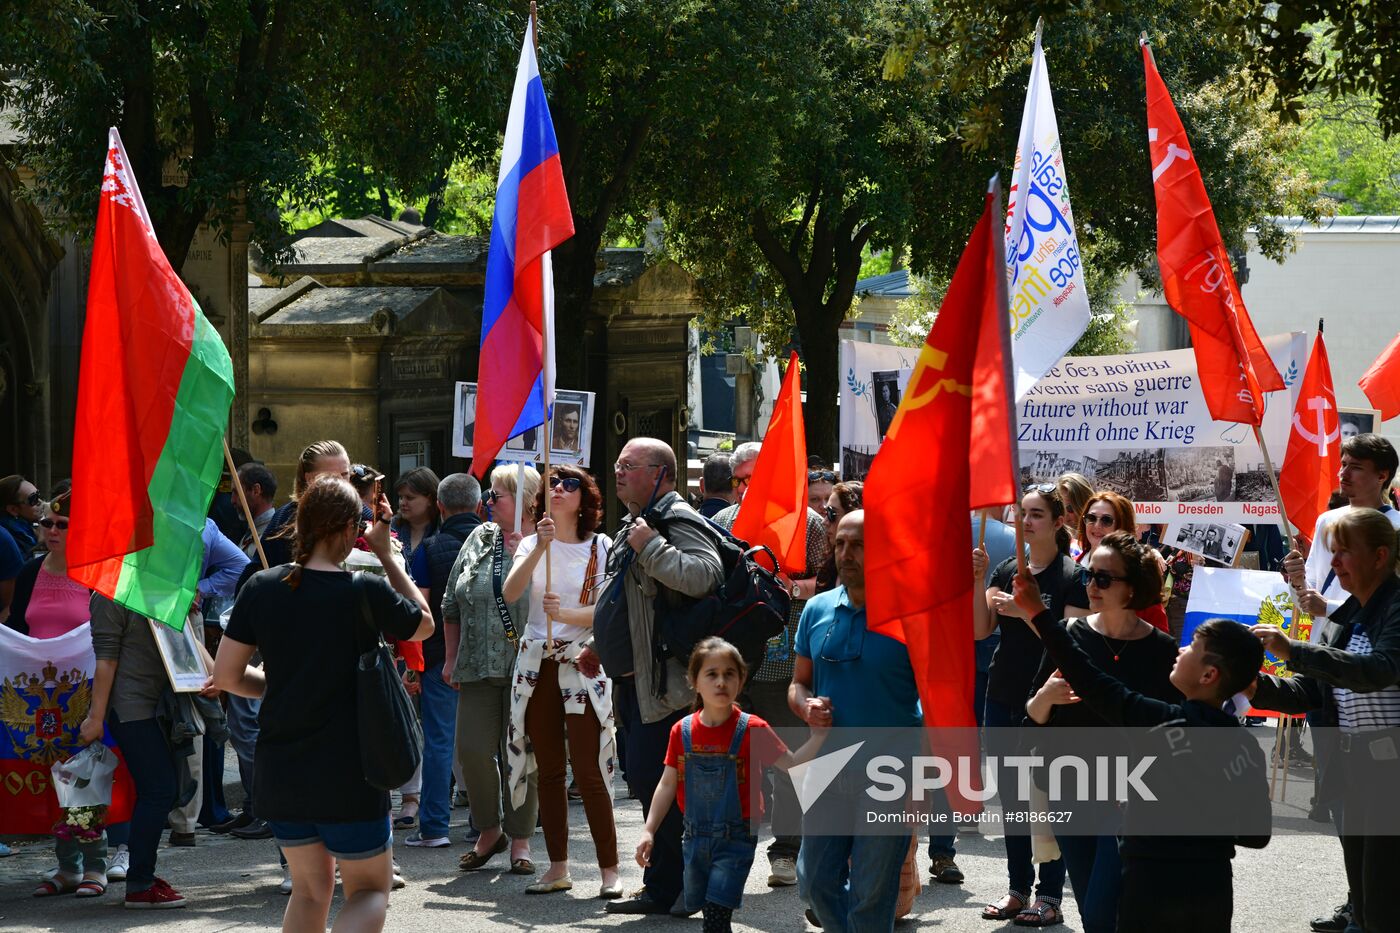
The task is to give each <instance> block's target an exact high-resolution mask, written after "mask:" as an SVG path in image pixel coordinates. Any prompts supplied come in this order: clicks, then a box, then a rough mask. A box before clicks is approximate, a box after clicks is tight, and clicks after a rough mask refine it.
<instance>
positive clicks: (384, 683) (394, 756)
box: [350, 573, 423, 790]
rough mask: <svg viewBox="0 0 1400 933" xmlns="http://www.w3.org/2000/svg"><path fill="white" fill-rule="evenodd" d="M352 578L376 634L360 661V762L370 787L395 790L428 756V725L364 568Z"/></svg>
mask: <svg viewBox="0 0 1400 933" xmlns="http://www.w3.org/2000/svg"><path fill="white" fill-rule="evenodd" d="M350 581H351V586H352V588H353V590H354V592H355V602H356V604H357V605H358V608H359V612H360V620H361V621H362V622H363V623H364V625H365V627H366V628H368V629H369V631H370V634H371V635H372V636H373V637H374V640H375V644H374V646H373V647H371V648H370V649H369V650H368V651H365V652H363V653H361V654H360V659H359V663H358V664H357V665H356V666H355V712H356V718H357V727H358V731H359V736H360V767H361V769H362V770H363V771H364V773H365V781H366V782H367V783H368V784H369V785H370V786H371V787H377V788H379V789H380V790H393V789H395V788H397V787H402V786H403V785H404V784H406V783H407V782H408V781H409V779H410V778H412V777H413V773H414V772H415V771H417V770H418V766H419V765H420V764H421V763H422V761H423V727H422V726H420V725H419V724H418V716H417V715H416V714H415V713H414V711H413V703H412V702H411V701H410V700H409V698H408V691H406V690H405V689H404V686H403V682H402V681H401V680H399V671H398V667H397V665H395V664H394V656H393V654H392V653H391V652H390V651H389V646H388V645H387V644H385V642H384V636H383V635H382V634H380V631H379V628H378V626H376V625H375V624H374V616H373V615H372V614H371V612H370V608H369V597H368V596H367V595H366V593H365V581H364V579H363V574H361V573H355V574H352V575H351V577H350Z"/></svg>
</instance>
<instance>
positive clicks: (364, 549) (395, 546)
mask: <svg viewBox="0 0 1400 933" xmlns="http://www.w3.org/2000/svg"><path fill="white" fill-rule="evenodd" d="M389 550H390V552H392V554H393V555H394V560H396V561H398V562H399V566H401V567H402V566H403V565H404V562H403V542H402V541H400V540H399V536H398V535H397V534H395V533H393V532H390V534H389ZM341 567H343V568H345V569H346V570H349V571H351V572H353V571H356V570H364V571H366V572H368V573H377V574H379V575H380V576H381V577H382V576H385V571H384V565H383V564H381V563H380V562H379V558H378V557H376V556H375V555H374V552H373V551H371V550H370V549H369V545H368V544H367V543H365V539H364V538H357V539H356V541H355V547H354V549H353V550H352V551H351V552H350V553H349V554H348V555H346V557H345V560H344V561H343V562H342V563H341Z"/></svg>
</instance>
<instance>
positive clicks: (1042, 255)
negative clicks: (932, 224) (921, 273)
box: [1006, 26, 1089, 401]
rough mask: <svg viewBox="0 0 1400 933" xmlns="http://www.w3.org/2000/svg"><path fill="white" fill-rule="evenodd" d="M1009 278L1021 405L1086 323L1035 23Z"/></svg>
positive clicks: (1016, 171) (1012, 205) (1012, 201)
mask: <svg viewBox="0 0 1400 933" xmlns="http://www.w3.org/2000/svg"><path fill="white" fill-rule="evenodd" d="M1006 274H1007V283H1008V287H1007V294H1008V296H1009V300H1010V305H1011V356H1012V363H1013V366H1014V368H1015V378H1016V399H1017V401H1020V400H1021V399H1022V398H1024V397H1025V395H1026V393H1027V392H1028V391H1030V388H1031V386H1033V385H1035V383H1036V380H1038V379H1039V378H1040V377H1041V376H1043V375H1045V373H1046V372H1048V371H1049V370H1050V367H1052V366H1054V365H1055V363H1056V362H1058V361H1059V359H1060V357H1062V356H1064V355H1065V354H1066V353H1068V352H1069V350H1070V348H1071V347H1073V346H1074V344H1075V342H1076V341H1077V340H1079V337H1080V335H1082V334H1083V333H1084V329H1085V328H1086V327H1088V326H1089V294H1088V292H1087V291H1085V289H1084V270H1083V267H1082V260H1081V258H1080V253H1079V237H1078V236H1077V235H1076V234H1075V231H1074V212H1073V211H1072V210H1071V209H1070V206H1069V179H1068V177H1067V175H1066V172H1065V158H1064V152H1063V151H1062V150H1061V148H1060V127H1059V124H1058V123H1057V122H1056V121H1055V104H1054V101H1053V100H1052V99H1051V95H1050V72H1049V71H1048V70H1047V69H1046V67H1045V53H1044V52H1043V51H1042V50H1041V47H1040V28H1039V27H1038V26H1037V27H1036V33H1035V52H1034V54H1033V56H1032V59H1031V78H1030V83H1029V85H1028V86H1027V88H1026V109H1025V111H1024V113H1023V114H1022V116H1021V136H1020V142H1019V143H1018V144H1017V147H1016V164H1015V166H1014V167H1013V171H1012V184H1011V191H1010V192H1009V194H1008V196H1007V199H1006Z"/></svg>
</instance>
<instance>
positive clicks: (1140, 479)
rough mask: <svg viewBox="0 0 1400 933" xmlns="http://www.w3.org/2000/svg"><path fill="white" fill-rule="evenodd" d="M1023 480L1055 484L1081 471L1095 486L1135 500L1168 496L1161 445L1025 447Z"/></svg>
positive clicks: (1022, 468) (1022, 464) (1027, 484)
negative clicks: (1090, 448)
mask: <svg viewBox="0 0 1400 933" xmlns="http://www.w3.org/2000/svg"><path fill="white" fill-rule="evenodd" d="M1020 453H1021V483H1022V485H1025V486H1029V485H1031V484H1032V483H1053V482H1055V480H1057V479H1058V478H1059V477H1061V476H1063V475H1064V474H1066V473H1078V474H1079V475H1081V476H1083V477H1084V478H1085V479H1087V480H1089V482H1090V483H1091V484H1093V486H1094V488H1095V489H1101V490H1104V491H1107V492H1116V493H1118V494H1119V495H1120V496H1126V497H1127V498H1128V499H1131V500H1132V501H1134V502H1160V501H1162V500H1163V499H1165V498H1167V497H1166V484H1165V481H1164V473H1163V466H1162V457H1163V451H1162V449H1161V448H1155V449H1148V450H1095V451H1082V450H1046V449H1039V450H1036V449H1030V448H1026V447H1022V448H1021V450H1020Z"/></svg>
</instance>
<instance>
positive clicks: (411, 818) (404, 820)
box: [394, 797, 418, 829]
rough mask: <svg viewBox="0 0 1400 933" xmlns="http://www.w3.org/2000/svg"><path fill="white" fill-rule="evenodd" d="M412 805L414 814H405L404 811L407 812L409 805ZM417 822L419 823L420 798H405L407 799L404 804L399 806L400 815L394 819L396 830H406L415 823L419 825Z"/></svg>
mask: <svg viewBox="0 0 1400 933" xmlns="http://www.w3.org/2000/svg"><path fill="white" fill-rule="evenodd" d="M410 804H411V805H412V806H413V812H412V813H404V812H403V811H405V810H407V809H408V808H409V805H410ZM417 822H418V798H417V797H405V798H404V799H403V802H402V803H400V804H399V815H398V816H396V817H394V826H395V827H396V828H398V829H404V828H405V827H408V826H412V825H413V824H414V823H417Z"/></svg>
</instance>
